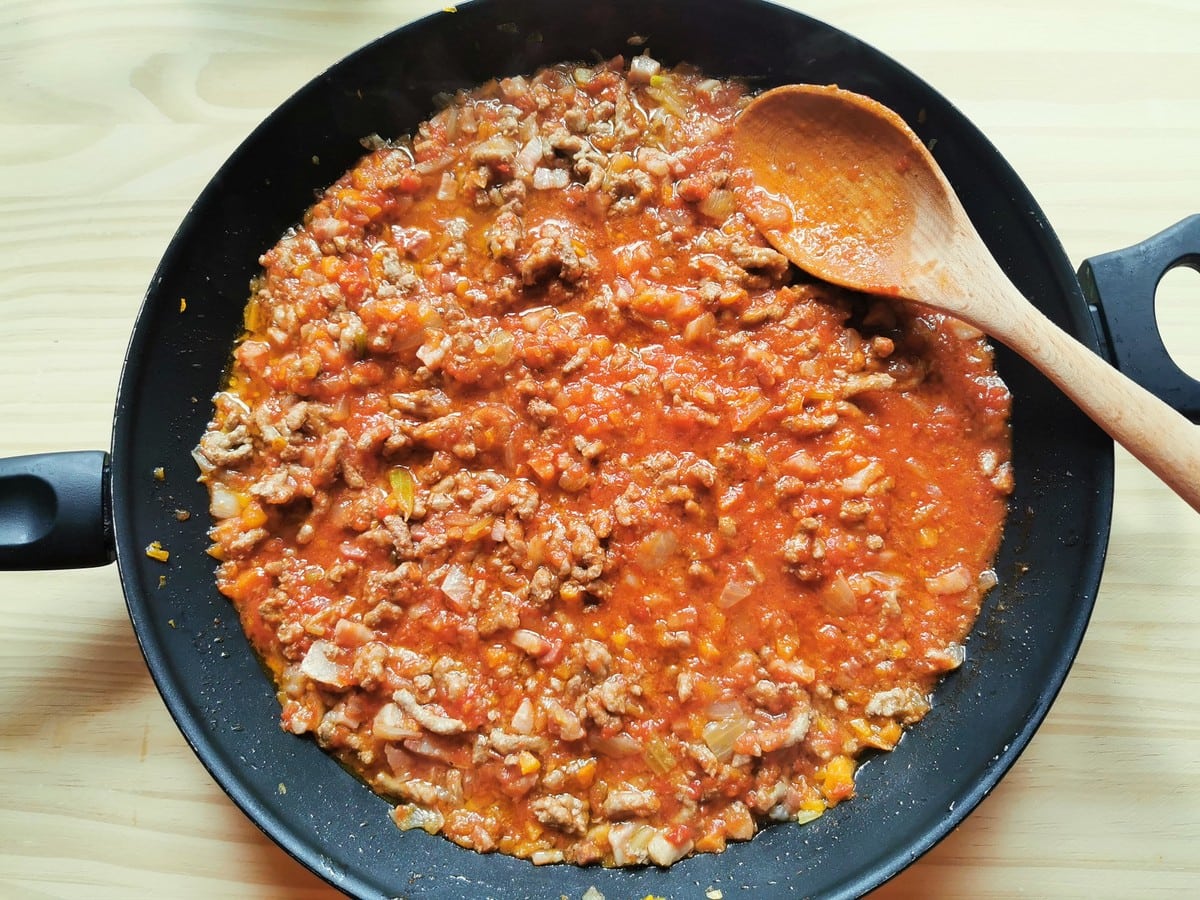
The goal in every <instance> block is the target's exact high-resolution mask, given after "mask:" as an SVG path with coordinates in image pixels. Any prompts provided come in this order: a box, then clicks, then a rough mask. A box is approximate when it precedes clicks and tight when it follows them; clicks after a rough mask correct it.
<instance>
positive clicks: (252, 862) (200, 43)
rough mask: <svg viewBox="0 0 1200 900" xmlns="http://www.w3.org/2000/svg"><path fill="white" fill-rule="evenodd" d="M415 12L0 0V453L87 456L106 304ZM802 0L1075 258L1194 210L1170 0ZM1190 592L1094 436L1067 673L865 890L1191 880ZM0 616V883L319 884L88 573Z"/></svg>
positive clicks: (402, 5) (391, 1) (6, 589)
mask: <svg viewBox="0 0 1200 900" xmlns="http://www.w3.org/2000/svg"><path fill="white" fill-rule="evenodd" d="M596 2H603V0H596ZM647 2H650V0H647ZM441 5H442V4H441V3H439V2H438V0H376V2H372V3H365V2H359V3H339V2H336V0H304V2H299V3H288V4H284V3H281V4H260V3H246V2H232V0H208V2H205V3H197V2H184V0H159V2H155V3H134V2H130V0H106V2H100V0H3V3H0V314H2V317H3V322H4V323H5V326H6V328H7V329H10V330H9V331H8V334H9V337H8V339H7V340H6V341H5V346H4V352H3V353H0V383H2V384H3V385H4V390H3V393H2V394H0V454H2V455H14V454H19V453H31V452H37V451H46V450H66V449H81V448H102V447H106V446H107V445H108V437H109V427H110V422H111V415H112V402H113V397H114V395H115V389H116V383H117V377H118V372H119V369H120V366H121V362H122V359H123V356H124V353H125V345H126V341H127V339H128V335H129V332H130V328H131V326H132V323H133V319H134V315H135V313H136V310H137V307H138V304H139V301H140V298H141V295H142V293H143V291H144V289H145V286H146V284H147V282H148V281H149V278H150V275H151V273H152V271H153V269H154V266H155V264H156V262H157V259H158V257H159V256H160V254H161V253H162V251H163V249H164V247H165V246H166V244H167V242H168V240H169V239H170V236H171V234H172V232H173V230H174V229H175V227H176V225H177V224H178V222H179V221H180V219H181V218H182V216H183V215H184V213H185V211H186V210H187V207H188V204H189V202H190V201H191V200H192V199H193V198H194V197H195V196H196V195H197V194H198V193H199V191H200V189H201V188H202V187H203V185H204V183H205V182H206V181H207V179H208V178H209V177H210V175H211V174H212V173H213V171H214V170H215V169H216V168H217V166H218V165H219V164H220V163H221V161H222V160H223V159H224V158H225V157H226V155H227V154H228V153H229V152H230V151H231V150H233V148H234V147H235V146H236V145H237V143H238V142H239V141H240V140H241V139H242V138H243V137H244V136H245V135H246V134H247V132H248V131H249V130H250V129H251V128H252V127H253V126H254V125H255V124H256V123H257V122H258V121H259V120H260V119H261V118H262V117H263V116H264V115H266V113H267V112H268V111H269V110H270V109H271V108H273V107H274V106H275V105H276V104H277V103H279V102H280V101H281V100H282V99H283V98H284V97H286V96H287V95H288V94H289V93H290V92H291V91H293V90H294V89H295V88H296V87H298V86H299V85H301V84H303V83H304V82H305V81H307V80H308V79H309V78H310V77H312V76H313V75H314V74H316V73H317V72H319V71H320V70H321V69H322V68H324V67H325V66H327V65H328V64H330V63H332V62H334V61H335V60H336V59H338V58H340V57H341V56H342V55H344V54H345V53H347V52H349V51H350V50H352V49H354V48H355V47H357V46H358V45H360V44H362V43H364V42H366V41H367V40H369V39H371V38H373V37H375V36H377V35H380V34H382V33H384V32H386V31H388V30H390V29H391V28H393V27H395V26H398V25H400V24H403V23H404V22H406V21H408V20H410V19H412V18H414V17H416V16H417V15H423V14H425V13H427V12H432V11H435V10H437V9H439V8H440V7H441ZM797 5H799V4H797ZM804 9H805V11H807V12H808V13H810V14H812V15H814V16H816V17H818V18H822V19H824V20H826V21H828V22H831V23H832V24H834V25H837V26H839V27H841V28H843V29H845V30H847V31H849V32H851V33H854V34H857V35H859V36H860V37H862V38H864V39H866V40H867V41H868V42H870V43H872V44H874V45H875V46H877V47H878V48H880V49H881V50H883V51H884V52H886V53H888V54H890V55H892V56H894V57H895V58H897V59H899V60H901V61H902V62H904V63H905V64H906V65H908V66H909V67H911V68H913V69H915V70H916V71H917V72H918V73H919V74H920V75H922V76H923V77H925V78H926V79H927V80H929V81H931V82H932V83H933V84H935V85H937V86H938V87H939V88H940V89H941V90H942V91H943V92H944V93H945V94H947V95H948V96H949V97H950V98H951V100H952V101H954V102H955V103H956V104H958V105H959V106H960V107H961V108H962V109H963V110H964V111H965V112H966V113H967V114H968V115H969V116H970V117H971V118H972V119H973V120H974V121H975V122H976V123H977V124H979V125H980V126H981V127H982V128H983V130H984V131H985V132H986V133H987V134H988V135H989V136H990V137H991V138H992V139H993V140H994V141H995V143H996V144H997V145H998V146H999V148H1000V150H1001V152H1003V153H1004V154H1005V155H1006V156H1007V157H1008V159H1009V160H1010V161H1011V163H1012V164H1013V166H1014V167H1015V168H1016V170H1017V171H1018V172H1019V173H1020V174H1021V175H1022V177H1023V178H1024V179H1025V181H1026V182H1027V183H1028V185H1029V186H1030V188H1031V190H1032V191H1033V193H1034V195H1035V196H1036V197H1038V199H1039V201H1040V203H1041V204H1042V206H1043V207H1044V209H1045V211H1046V213H1047V215H1048V217H1049V219H1050V221H1051V222H1053V223H1054V225H1055V227H1056V229H1057V231H1058V234H1059V236H1060V237H1061V239H1062V240H1063V242H1064V244H1065V246H1066V250H1067V253H1068V255H1069V256H1070V257H1071V259H1072V261H1073V262H1074V263H1076V264H1077V263H1078V262H1079V261H1080V260H1081V259H1082V258H1083V257H1085V256H1087V255H1089V254H1093V253H1097V252H1102V251H1106V250H1110V249H1115V248H1117V247H1122V246H1125V245H1128V244H1130V243H1133V242H1134V241H1136V240H1139V239H1141V238H1143V237H1145V236H1147V235H1149V234H1151V233H1153V232H1155V231H1157V230H1159V229H1160V228H1162V227H1165V226H1166V225H1168V224H1170V223H1172V222H1174V221H1175V220H1177V219H1179V218H1181V217H1183V216H1184V215H1186V214H1189V213H1192V212H1197V211H1200V91H1198V90H1197V86H1198V85H1200V52H1198V51H1197V49H1196V47H1197V44H1196V36H1197V34H1200V4H1197V3H1196V2H1195V0H1157V2H1154V0H1058V2H1055V0H991V2H988V3H968V2H962V0H923V2H919V3H907V4H897V3H893V2H884V0H860V2H857V3H853V4H846V3H844V2H838V0H811V2H808V3H806V4H804ZM1198 249H1200V248H1198ZM1167 285H1168V287H1169V289H1170V290H1169V291H1166V289H1164V292H1166V293H1169V294H1170V298H1169V301H1168V302H1167V304H1166V305H1167V308H1166V309H1165V310H1164V311H1163V313H1162V317H1163V323H1164V330H1165V331H1167V332H1168V337H1169V343H1170V344H1171V345H1172V346H1173V347H1174V348H1176V349H1177V350H1178V351H1180V354H1179V359H1180V361H1181V362H1182V363H1183V364H1185V365H1189V366H1190V367H1191V369H1192V371H1193V372H1200V350H1198V349H1197V348H1200V304H1196V303H1195V302H1194V301H1195V300H1197V299H1200V278H1197V277H1195V273H1193V272H1190V271H1185V272H1183V273H1182V274H1179V275H1173V276H1172V277H1171V278H1170V279H1168V282H1167ZM1189 294H1190V298H1189V296H1188V295H1189ZM1186 299H1190V300H1191V301H1193V302H1192V304H1191V305H1190V306H1188V305H1186V303H1185V300H1186ZM1198 477H1200V473H1198ZM1198 581H1200V517H1197V516H1196V515H1195V514H1193V513H1191V512H1190V511H1189V510H1188V509H1187V508H1186V507H1185V506H1184V505H1183V504H1182V502H1180V501H1178V500H1177V499H1175V498H1174V497H1173V496H1172V495H1170V494H1169V493H1168V492H1167V491H1166V490H1165V489H1164V488H1163V487H1161V486H1160V485H1159V484H1158V483H1156V481H1155V480H1154V479H1153V478H1152V477H1150V476H1149V475H1147V474H1146V473H1145V472H1144V471H1142V470H1141V469H1140V468H1139V467H1138V466H1137V465H1136V464H1135V463H1133V462H1132V461H1131V460H1130V458H1129V457H1127V456H1126V455H1125V454H1124V453H1122V452H1118V456H1117V497H1116V508H1115V524H1114V528H1113V534H1112V542H1111V547H1110V553H1109V560H1108V566H1107V570H1106V575H1105V579H1104V583H1103V587H1102V590H1101V596H1100V598H1099V602H1098V604H1097V608H1096V614H1095V617H1094V619H1093V621H1092V626H1091V629H1090V631H1089V633H1088V637H1087V640H1086V642H1085V645H1084V647H1083V651H1082V653H1081V654H1080V656H1079V659H1078V662H1077V663H1076V664H1075V668H1074V670H1073V673H1072V675H1071V677H1070V680H1069V681H1068V682H1067V685H1066V688H1065V690H1064V691H1063V693H1062V695H1061V696H1060V698H1059V700H1058V702H1057V704H1056V705H1055V707H1054V709H1053V711H1052V713H1051V715H1050V717H1049V719H1048V721H1047V722H1046V723H1045V725H1044V727H1043V728H1042V729H1041V731H1040V732H1039V734H1038V736H1037V737H1036V739H1035V740H1034V741H1033V744H1032V746H1031V747H1030V748H1029V750H1028V751H1027V752H1026V753H1025V755H1024V756H1023V757H1022V759H1021V760H1020V762H1019V763H1018V764H1017V766H1016V767H1015V769H1014V770H1013V771H1012V773H1011V774H1010V775H1009V776H1008V778H1007V779H1006V780H1005V781H1004V782H1003V784H1002V785H1001V786H1000V787H999V788H998V789H997V790H996V792H995V793H994V794H993V795H992V796H991V797H990V798H989V799H988V800H986V801H985V802H984V803H983V805H982V806H981V807H980V808H979V810H978V811H977V812H976V813H975V814H974V815H973V816H971V817H970V818H969V819H968V821H967V822H966V823H965V824H964V825H963V826H962V827H961V828H960V829H959V830H958V831H957V832H956V833H954V834H953V835H951V836H950V837H949V838H947V839H946V840H945V841H944V842H943V843H942V844H941V845H940V846H938V847H937V848H936V849H935V850H934V851H933V852H931V853H930V854H929V855H928V856H927V857H926V858H925V859H924V860H922V861H921V862H919V863H918V864H917V865H915V866H913V867H912V868H911V869H910V870H908V871H907V872H905V873H904V874H903V875H901V876H900V877H898V878H897V879H895V880H894V881H893V882H892V883H891V884H889V885H888V886H886V887H885V888H883V889H882V890H880V891H879V892H878V894H877V895H876V896H877V897H879V898H886V900H897V898H908V897H912V898H918V897H919V898H958V897H968V896H970V897H976V898H981V897H1006V898H1007V897H1013V896H1017V895H1027V896H1031V897H1114V898H1115V897H1120V898H1128V897H1154V896H1158V897H1168V896H1171V897H1174V896H1185V895H1194V894H1195V892H1196V890H1197V888H1200V650H1198V649H1197V646H1198V645H1200V597H1197V591H1196V588H1195V585H1196V584H1197V582H1198ZM0 610H2V612H3V615H2V616H0V896H3V897H15V898H20V897H71V898H76V897H79V898H122V900H125V898H137V897H171V898H193V897H194V898H208V897H225V898H234V897H239V898H268V897H289V898H325V897H331V896H336V894H335V892H333V891H332V890H331V889H330V888H328V887H325V886H324V885H323V883H322V882H320V881H318V879H317V878H315V877H314V876H312V875H311V874H309V873H308V872H307V871H306V870H304V869H302V868H301V867H300V866H299V865H297V864H296V863H294V862H293V861H291V860H290V859H289V858H288V857H287V856H286V855H285V854H284V853H283V852H281V851H280V850H278V849H277V848H275V846H274V845H273V844H271V843H270V842H269V841H267V840H266V839H265V838H263V837H262V836H261V835H260V834H259V832H258V831H257V830H256V829H255V828H254V826H253V825H251V824H250V823H249V822H248V821H247V820H246V819H245V818H244V817H243V816H242V814H241V813H240V812H239V811H238V810H237V809H236V808H235V807H234V806H233V805H232V804H231V803H230V802H229V801H228V800H227V799H226V798H225V796H224V794H222V792H221V791H220V790H219V789H218V788H217V786H216V785H215V784H214V783H213V782H212V781H211V780H210V778H209V776H208V775H207V774H206V773H205V771H204V769H203V768H202V767H201V766H200V764H199V763H198V762H197V761H196V759H195V758H194V757H193V756H192V754H191V752H190V751H189V750H188V748H187V747H186V745H185V744H184V742H183V740H182V738H181V737H180V735H179V734H178V732H177V731H176V729H175V727H174V725H173V723H172V721H171V719H170V717H169V716H168V714H167V711H166V709H165V707H164V706H163V704H162V702H161V701H160V699H159V697H158V694H157V693H156V691H155V689H154V686H153V685H152V683H151V681H150V677H149V675H148V674H147V671H146V669H145V667H144V664H143V662H142V658H141V656H140V654H139V651H138V649H137V644H136V641H135V639H134V635H133V633H132V631H131V629H130V625H129V622H128V620H127V618H126V614H125V608H124V603H123V600H122V596H121V589H120V585H119V583H118V578H117V572H116V570H115V568H113V567H109V568H105V569H98V570H91V571H76V572H52V573H14V574H4V575H0ZM701 893H702V892H700V891H698V892H697V895H696V896H697V897H699V896H701ZM610 900H612V898H610Z"/></svg>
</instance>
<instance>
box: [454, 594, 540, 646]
mask: <svg viewBox="0 0 1200 900" xmlns="http://www.w3.org/2000/svg"><path fill="white" fill-rule="evenodd" d="M443 590H444V588H443ZM510 640H511V641H512V643H513V644H514V645H515V646H517V647H519V648H520V649H522V650H524V651H525V652H526V653H528V654H529V655H530V656H541V655H542V654H544V653H546V652H548V651H549V650H550V648H551V646H552V645H551V643H550V642H549V641H548V640H546V639H545V638H544V637H542V636H541V635H540V634H538V633H537V632H536V631H530V630H529V629H527V628H518V629H517V630H516V631H514V632H513V636H512V637H511V638H510Z"/></svg>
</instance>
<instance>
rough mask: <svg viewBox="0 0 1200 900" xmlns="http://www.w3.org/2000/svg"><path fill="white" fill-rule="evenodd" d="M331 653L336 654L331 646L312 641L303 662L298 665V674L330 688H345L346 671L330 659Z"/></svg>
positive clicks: (325, 642) (324, 642) (326, 643)
mask: <svg viewBox="0 0 1200 900" xmlns="http://www.w3.org/2000/svg"><path fill="white" fill-rule="evenodd" d="M331 652H336V650H335V649H334V646H333V645H332V644H330V643H328V642H327V641H313V644H312V646H311V647H309V648H308V653H306V654H304V661H303V662H301V663H300V673H301V674H302V675H307V676H308V677H309V678H311V679H312V680H313V681H319V682H321V684H327V685H329V686H330V687H345V686H346V684H347V679H346V670H345V668H344V667H342V666H340V665H338V664H337V663H336V662H334V661H333V660H332V659H330V653H331Z"/></svg>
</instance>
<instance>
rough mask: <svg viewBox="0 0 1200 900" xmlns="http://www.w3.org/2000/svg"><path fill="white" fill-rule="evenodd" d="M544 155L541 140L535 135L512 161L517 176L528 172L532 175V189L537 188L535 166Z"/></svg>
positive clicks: (564, 172) (564, 171)
mask: <svg viewBox="0 0 1200 900" xmlns="http://www.w3.org/2000/svg"><path fill="white" fill-rule="evenodd" d="M544 155H545V152H544V149H543V147H542V139H541V138H540V137H538V136H537V135H534V136H533V137H531V138H530V139H529V141H528V142H527V143H526V144H525V146H524V147H522V148H521V151H520V152H519V153H518V154H517V155H516V158H515V159H514V160H513V165H514V166H515V167H516V170H517V174H518V175H528V174H529V173H530V172H533V173H534V181H533V186H534V187H537V186H538V183H537V172H536V171H534V170H535V169H537V164H538V163H540V162H541V161H542V157H543V156H544ZM563 174H564V175H565V174H566V170H563ZM563 187H566V185H563Z"/></svg>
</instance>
